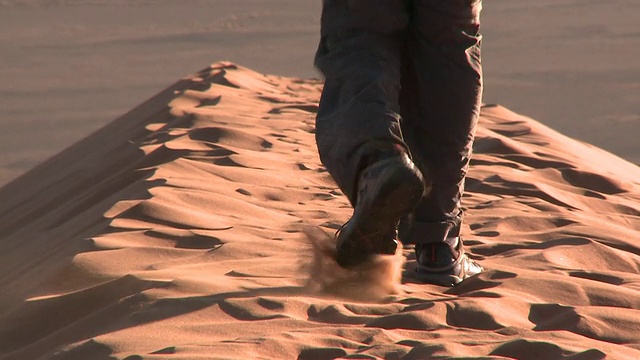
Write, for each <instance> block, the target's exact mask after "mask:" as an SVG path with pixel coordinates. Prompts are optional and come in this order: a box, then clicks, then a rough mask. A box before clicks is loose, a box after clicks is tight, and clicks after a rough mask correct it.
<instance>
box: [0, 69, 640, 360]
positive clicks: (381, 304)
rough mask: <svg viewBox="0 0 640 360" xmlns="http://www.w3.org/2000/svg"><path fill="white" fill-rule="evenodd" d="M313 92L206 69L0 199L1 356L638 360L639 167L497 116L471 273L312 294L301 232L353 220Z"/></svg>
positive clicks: (483, 172)
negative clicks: (320, 150) (446, 281)
mask: <svg viewBox="0 0 640 360" xmlns="http://www.w3.org/2000/svg"><path fill="white" fill-rule="evenodd" d="M321 86H322V84H321V83H319V82H317V81H309V80H300V79H291V78H282V77H277V76H264V75H260V74H258V73H255V72H252V71H251V70H248V69H245V68H242V67H239V66H236V65H233V64H230V63H219V64H215V65H213V66H211V67H210V68H208V69H205V70H203V71H201V72H199V73H198V74H196V75H194V76H193V77H190V78H187V79H183V80H181V81H179V82H178V83H176V84H174V85H172V86H171V87H169V88H168V89H166V90H165V91H163V92H161V93H160V94H158V95H157V96H155V97H153V98H152V99H150V100H149V101H147V102H145V103H143V104H142V105H140V106H139V107H137V108H136V109H134V110H132V111H131V112H129V113H128V114H126V115H124V116H123V117H121V118H119V119H117V120H116V121H114V122H112V123H111V124H109V125H108V126H106V127H104V128H103V129H101V130H99V131H98V132H96V133H94V134H93V135H91V136H89V137H88V138H86V139H84V140H82V141H81V142H79V143H77V144H75V145H73V146H72V147H70V148H69V149H67V150H65V151H63V152H62V153H60V154H58V155H57V156H55V157H53V158H51V159H50V160H48V161H46V162H44V163H43V164H41V165H40V166H38V167H36V168H35V169H33V170H31V171H29V172H28V173H26V174H25V175H23V176H21V177H19V178H18V179H16V180H15V181H13V182H11V183H9V184H8V185H6V186H5V187H3V188H2V189H0V199H2V201H1V202H0V289H1V290H0V359H2V360H9V359H12V360H13V359H16V360H17V359H20V360H23V359H128V360H135V359H333V358H339V357H349V358H357V359H373V358H385V359H429V358H437V357H447V356H457V357H463V358H476V357H477V358H482V359H511V358H515V359H603V358H605V357H607V358H610V359H640V275H639V274H640V243H639V242H638V240H639V239H640V168H638V167H637V166H635V165H633V164H631V163H628V162H626V161H624V160H621V159H620V158H617V157H615V156H613V155H611V154H609V153H607V152H605V151H602V150H600V149H598V148H595V147H593V146H590V145H588V144H584V143H580V142H578V141H575V140H573V139H571V138H568V137H565V136H563V135H561V134H559V133H557V132H554V131H553V130H551V129H549V128H547V127H545V126H543V125H541V124H540V123H538V122H536V121H534V120H532V119H530V118H527V117H524V116H521V115H518V114H515V113H513V112H511V111H509V110H508V109H505V108H503V107H500V106H485V107H484V108H483V111H482V118H481V126H480V129H479V131H478V137H477V142H476V154H475V157H474V160H473V162H472V167H471V172H470V175H469V179H468V183H467V193H466V195H465V198H464V202H465V205H466V206H467V208H468V211H467V217H466V227H465V229H464V234H465V237H466V239H467V241H466V243H467V244H468V245H469V252H470V254H471V256H472V257H473V258H475V259H478V260H479V261H480V262H481V263H482V264H483V265H484V266H485V268H486V269H487V271H486V272H485V273H483V274H481V275H480V276H477V277H475V278H472V279H469V280H468V281H466V282H465V283H463V284H462V285H460V286H458V287H456V288H443V287H438V286H433V285H424V284H420V283H418V282H417V281H416V280H415V279H414V277H413V275H412V273H413V269H414V267H415V260H414V259H413V256H412V255H411V250H410V249H405V250H404V254H405V255H406V256H407V261H406V263H405V269H404V271H403V273H402V280H401V281H402V283H401V284H399V285H398V284H393V283H392V284H390V286H388V287H386V288H384V287H382V288H378V289H377V290H376V291H377V292H376V291H374V292H371V293H369V294H370V295H371V298H370V299H362V296H360V298H358V299H356V298H357V296H355V297H354V296H352V295H354V293H353V291H340V289H338V291H337V293H339V294H340V295H341V296H335V295H333V294H334V293H336V291H329V290H331V289H329V288H327V287H323V286H314V284H315V285H317V281H316V282H315V283H314V281H309V273H308V272H309V271H311V274H312V276H311V278H312V279H313V277H314V276H313V275H314V274H316V273H317V271H319V263H318V262H317V261H318V258H315V261H316V262H314V247H313V246H312V244H311V243H310V242H309V239H308V238H307V235H305V234H311V235H310V237H311V238H314V237H319V238H322V237H325V239H323V240H322V241H325V242H326V241H327V238H326V237H327V235H325V234H332V233H333V232H334V231H335V229H336V228H337V227H339V226H340V225H341V224H342V223H343V222H344V221H345V220H346V219H348V217H349V215H350V212H351V209H350V207H349V205H348V202H347V201H346V199H345V198H344V197H343V196H342V194H341V193H340V192H339V191H338V190H337V189H336V186H335V184H334V183H333V182H332V180H331V178H330V177H329V175H328V174H327V172H326V171H325V170H324V169H323V167H322V166H321V164H320V163H319V160H318V157H317V154H316V150H315V145H314V136H313V131H314V116H315V115H314V112H315V111H316V109H317V101H318V98H319V94H320V90H321ZM314 234H315V235H314ZM316 240H317V239H316ZM317 246H320V247H321V246H322V244H320V245H317ZM399 258H400V257H395V258H394V257H391V259H381V261H382V262H383V263H384V262H385V261H386V262H387V263H385V264H383V266H389V264H390V263H394V262H398V259H399ZM320 260H322V259H320ZM400 262H401V261H400ZM325 265H326V266H329V267H330V266H331V264H325ZM324 270H326V269H324ZM324 270H323V271H324ZM329 270H330V269H329ZM385 275H389V276H386V278H385V279H386V280H388V279H393V278H394V274H393V271H391V270H390V273H384V274H382V276H383V277H385ZM367 288H370V287H366V286H365V287H363V288H362V289H363V290H362V291H358V294H359V295H362V294H363V293H364V294H367V293H366V289H367ZM380 289H383V290H382V292H383V293H382V294H381V293H380ZM384 289H386V290H384ZM334 290H335V289H334ZM385 291H386V293H385ZM394 292H395V294H394ZM358 294H356V295H358Z"/></svg>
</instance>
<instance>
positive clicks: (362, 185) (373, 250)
mask: <svg viewBox="0 0 640 360" xmlns="http://www.w3.org/2000/svg"><path fill="white" fill-rule="evenodd" d="M378 159H379V160H378V161H375V162H373V163H372V164H371V165H369V166H367V167H366V168H364V170H362V172H361V173H360V178H359V180H358V193H357V194H358V195H357V200H356V205H355V207H354V211H353V216H352V217H351V219H349V221H348V222H347V223H346V224H344V226H343V227H342V228H341V229H340V230H339V231H338V233H337V234H336V236H337V245H336V248H337V256H336V261H337V262H338V264H339V265H340V266H342V267H344V268H350V267H354V266H356V265H359V264H361V263H364V262H365V261H367V260H368V259H369V258H370V257H371V256H373V255H377V254H382V255H385V254H386V255H393V254H395V252H396V249H397V246H398V242H397V241H396V238H397V230H396V229H397V226H398V223H399V221H400V218H402V217H403V216H405V215H406V214H408V213H410V212H412V211H413V210H414V209H415V208H416V207H417V206H418V204H419V203H420V200H421V199H422V196H423V195H424V193H425V183H424V178H423V177H422V174H421V173H420V170H418V168H417V167H416V166H415V164H414V163H413V162H412V161H411V159H410V158H409V156H408V155H407V154H406V153H404V152H400V153H399V154H396V153H392V154H391V155H390V156H386V157H378Z"/></svg>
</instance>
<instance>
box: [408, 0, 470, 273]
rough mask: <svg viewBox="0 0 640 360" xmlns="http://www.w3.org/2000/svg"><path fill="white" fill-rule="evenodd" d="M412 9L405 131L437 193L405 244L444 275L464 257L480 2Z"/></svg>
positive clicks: (416, 217) (456, 0)
mask: <svg viewBox="0 0 640 360" xmlns="http://www.w3.org/2000/svg"><path fill="white" fill-rule="evenodd" d="M412 5H413V9H412V12H413V14H414V17H413V18H412V20H411V24H410V31H409V34H408V39H409V45H408V47H407V53H406V59H407V60H408V61H407V62H405V64H404V66H405V67H404V72H403V75H404V76H403V82H402V86H403V90H402V94H401V106H402V111H401V114H402V116H403V117H404V122H403V126H402V129H403V131H404V133H405V141H406V143H407V144H408V146H409V148H410V149H411V152H412V154H413V156H414V161H415V162H416V164H417V165H418V167H419V168H420V169H421V170H422V172H423V173H425V175H426V177H427V178H429V179H430V180H431V182H432V183H431V186H432V191H431V193H430V195H429V196H428V197H424V198H423V200H422V202H421V203H420V205H419V207H418V208H417V209H416V211H415V212H414V213H413V220H412V224H411V227H410V228H409V231H408V233H407V234H406V235H405V236H403V238H402V241H403V242H405V243H414V244H417V246H416V249H417V251H416V256H417V257H418V262H419V264H421V265H427V267H429V266H430V265H431V266H432V268H433V269H434V270H442V269H444V268H447V267H448V266H447V262H449V263H450V262H452V261H456V260H460V257H462V256H464V254H463V253H462V243H461V240H460V241H459V240H458V239H459V235H460V226H461V222H462V208H461V198H462V193H463V189H464V180H465V176H466V174H467V170H468V166H469V160H470V156H471V148H472V143H473V138H474V134H475V127H476V124H477V121H478V116H479V111H480V102H481V96H482V68H481V62H480V46H481V36H480V34H479V27H480V9H481V1H480V0H449V1H440V0H414V1H413V3H412ZM458 242H459V243H458ZM425 244H429V245H425ZM432 244H441V245H438V246H436V245H432ZM465 258H466V257H465ZM465 261H466V260H465ZM458 270H460V269H457V270H455V269H454V270H451V269H449V270H447V271H453V272H455V271H458ZM470 270H471V272H473V269H470ZM476 270H478V271H480V270H481V269H480V268H479V267H478V268H477V269H476ZM461 271H464V269H462V270H461ZM457 280H462V279H455V280H454V282H455V281H457Z"/></svg>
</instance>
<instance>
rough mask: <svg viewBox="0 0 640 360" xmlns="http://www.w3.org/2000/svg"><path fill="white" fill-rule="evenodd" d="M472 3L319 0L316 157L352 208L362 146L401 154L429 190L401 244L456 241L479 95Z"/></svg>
mask: <svg viewBox="0 0 640 360" xmlns="http://www.w3.org/2000/svg"><path fill="white" fill-rule="evenodd" d="M481 7H482V5H481V0H324V1H323V9H322V20H321V25H322V28H321V40H320V45H319V47H318V52H317V54H316V59H315V64H316V66H317V67H318V69H320V71H321V72H322V73H323V75H324V76H325V79H326V82H325V87H324V90H323V93H322V98H321V100H320V109H319V112H318V116H317V122H316V141H317V145H318V151H319V154H320V159H321V160H322V162H323V164H324V165H325V166H326V167H327V170H328V171H329V173H330V174H331V175H332V176H333V178H334V179H335V181H336V183H337V184H338V186H339V187H340V188H341V190H342V191H343V192H344V194H345V195H346V196H347V197H348V198H349V200H350V201H351V203H352V204H355V197H354V196H355V188H356V186H357V185H356V181H357V178H358V173H359V171H360V170H361V169H362V166H363V159H365V158H366V157H367V155H368V152H370V151H371V147H370V146H369V145H370V144H372V143H374V142H376V143H380V142H383V143H394V144H396V145H399V146H402V147H404V148H405V149H406V150H407V151H408V152H409V153H410V154H411V156H412V158H413V161H414V162H415V163H416V165H417V166H418V167H419V169H420V170H421V171H422V172H423V174H424V175H425V178H427V179H428V181H430V182H431V186H432V191H431V192H430V194H429V195H428V196H425V198H424V199H423V200H422V202H421V204H420V206H419V207H418V208H417V210H416V211H415V212H414V214H413V223H412V226H411V228H410V230H409V231H408V232H407V234H406V235H405V236H403V237H402V238H401V240H402V241H403V242H405V243H434V242H441V241H443V240H444V239H445V238H446V237H448V236H457V235H459V233H460V225H461V222H462V208H461V197H462V192H463V189H464V179H465V176H466V174H467V170H468V166H469V159H470V156H471V147H472V143H473V138H474V134H475V127H476V124H477V121H478V115H479V109H480V102H481V97H482V67H481V61H480V46H481V36H480V34H479V28H480V9H481Z"/></svg>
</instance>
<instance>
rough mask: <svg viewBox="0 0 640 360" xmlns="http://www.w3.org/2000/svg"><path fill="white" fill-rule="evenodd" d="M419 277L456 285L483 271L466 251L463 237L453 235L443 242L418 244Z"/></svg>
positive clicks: (424, 279) (428, 280)
mask: <svg viewBox="0 0 640 360" xmlns="http://www.w3.org/2000/svg"><path fill="white" fill-rule="evenodd" d="M415 252H416V261H417V262H418V268H417V269H416V271H417V278H418V279H419V280H420V281H423V282H426V283H430V284H435V285H443V286H455V285H457V284H459V283H460V282H462V281H463V280H464V279H466V278H468V277H471V276H473V275H476V274H479V273H481V272H482V271H483V269H482V266H480V264H478V263H477V262H475V261H474V260H472V259H470V258H469V257H468V256H467V254H465V252H464V245H463V243H462V239H461V238H459V237H451V238H448V239H447V240H445V241H444V242H442V243H433V244H416V247H415Z"/></svg>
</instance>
